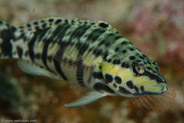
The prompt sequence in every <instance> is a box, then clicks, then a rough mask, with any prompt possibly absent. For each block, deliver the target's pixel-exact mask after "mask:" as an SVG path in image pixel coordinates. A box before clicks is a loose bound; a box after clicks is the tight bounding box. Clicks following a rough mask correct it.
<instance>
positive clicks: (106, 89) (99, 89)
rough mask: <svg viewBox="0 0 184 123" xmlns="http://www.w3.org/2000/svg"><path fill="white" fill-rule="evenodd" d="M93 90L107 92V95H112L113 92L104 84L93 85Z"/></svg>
mask: <svg viewBox="0 0 184 123" xmlns="http://www.w3.org/2000/svg"><path fill="white" fill-rule="evenodd" d="M94 89H96V90H98V91H101V90H102V91H105V92H109V93H114V91H113V90H112V89H111V88H110V87H108V86H107V85H105V84H102V83H96V84H95V85H94Z"/></svg>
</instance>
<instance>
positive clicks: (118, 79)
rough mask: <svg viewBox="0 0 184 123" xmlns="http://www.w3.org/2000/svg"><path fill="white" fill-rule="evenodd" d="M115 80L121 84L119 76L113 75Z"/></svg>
mask: <svg viewBox="0 0 184 123" xmlns="http://www.w3.org/2000/svg"><path fill="white" fill-rule="evenodd" d="M114 79H115V82H116V83H117V84H121V82H122V80H121V78H120V77H119V76H115V78H114Z"/></svg>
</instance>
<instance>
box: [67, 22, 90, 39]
mask: <svg viewBox="0 0 184 123" xmlns="http://www.w3.org/2000/svg"><path fill="white" fill-rule="evenodd" d="M88 29H90V26H86V25H84V26H79V27H77V28H76V29H75V30H74V31H73V32H72V34H71V36H70V38H69V41H71V40H73V39H75V38H77V39H79V38H81V37H82V35H84V34H85V32H87V30H88Z"/></svg>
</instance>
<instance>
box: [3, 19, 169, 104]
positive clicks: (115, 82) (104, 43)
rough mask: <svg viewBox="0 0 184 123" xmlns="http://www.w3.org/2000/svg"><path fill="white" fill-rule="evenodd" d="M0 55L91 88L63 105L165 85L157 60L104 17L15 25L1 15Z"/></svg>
mask: <svg viewBox="0 0 184 123" xmlns="http://www.w3.org/2000/svg"><path fill="white" fill-rule="evenodd" d="M0 58H1V59H5V58H13V59H17V60H18V66H19V67H20V69H21V70H23V71H24V72H27V73H30V74H35V75H41V76H47V77H51V78H55V79H60V80H65V81H67V82H68V83H71V84H74V83H75V84H78V85H79V86H80V87H82V88H88V89H89V90H90V91H89V93H87V94H86V95H85V96H83V97H81V98H79V99H77V100H76V101H74V102H72V103H69V104H65V106H67V107H71V106H81V105H84V104H88V103H90V102H93V101H95V100H97V99H99V98H102V97H105V96H124V97H145V96H154V95H161V94H164V93H166V92H167V91H168V84H167V82H166V80H165V79H164V78H163V76H162V75H161V73H160V71H159V68H158V65H157V63H156V62H154V61H152V60H150V59H149V58H148V57H147V56H145V55H144V54H143V53H142V52H141V51H140V50H139V49H138V48H136V47H135V46H134V45H133V44H132V43H131V42H130V41H129V40H127V39H126V38H125V37H123V36H122V35H121V34H120V33H119V32H118V31H117V30H116V29H115V28H113V27H112V26H111V25H109V24H108V23H106V22H103V21H94V22H93V21H89V20H79V19H64V18H60V17H50V18H45V19H41V20H35V21H32V22H30V23H28V24H25V25H23V26H20V27H19V28H17V27H14V26H12V25H10V24H7V23H6V22H4V21H0ZM144 100H148V99H146V98H145V99H144ZM144 102H146V101H144ZM147 105H148V104H147Z"/></svg>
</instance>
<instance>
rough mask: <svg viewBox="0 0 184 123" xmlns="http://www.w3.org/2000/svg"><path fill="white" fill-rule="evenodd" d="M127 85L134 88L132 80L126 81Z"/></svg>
mask: <svg viewBox="0 0 184 123" xmlns="http://www.w3.org/2000/svg"><path fill="white" fill-rule="evenodd" d="M126 85H127V86H128V87H129V88H130V89H133V88H134V84H133V82H132V81H131V80H129V81H127V82H126Z"/></svg>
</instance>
